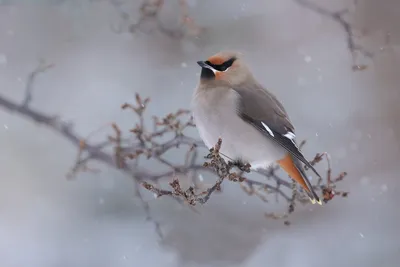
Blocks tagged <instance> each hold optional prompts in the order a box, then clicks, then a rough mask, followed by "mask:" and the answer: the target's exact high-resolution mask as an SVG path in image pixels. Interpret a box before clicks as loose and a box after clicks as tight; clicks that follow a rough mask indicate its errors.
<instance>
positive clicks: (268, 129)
mask: <svg viewBox="0 0 400 267" xmlns="http://www.w3.org/2000/svg"><path fill="white" fill-rule="evenodd" d="M261 124H262V125H263V126H264V128H265V130H267V132H268V133H269V134H270V135H271V136H272V137H274V133H273V132H272V131H271V129H270V128H269V127H268V126H267V125H266V124H265V123H263V122H261Z"/></svg>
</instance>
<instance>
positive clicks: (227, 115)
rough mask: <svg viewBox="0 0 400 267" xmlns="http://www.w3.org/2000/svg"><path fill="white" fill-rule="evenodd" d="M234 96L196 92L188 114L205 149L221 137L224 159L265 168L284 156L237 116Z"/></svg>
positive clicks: (274, 145) (232, 94)
mask: <svg viewBox="0 0 400 267" xmlns="http://www.w3.org/2000/svg"><path fill="white" fill-rule="evenodd" d="M238 101H239V96H238V94H237V93H236V92H235V91H233V90H230V91H225V92H223V91H222V90H221V91H220V92H212V91H205V90H203V91H201V92H197V93H196V94H195V96H194V98H193V101H192V111H193V117H194V121H195V123H196V127H197V129H198V132H199V135H200V137H201V139H202V140H203V142H204V143H205V145H206V146H207V147H208V148H211V147H213V146H214V145H215V144H216V143H217V141H218V138H222V147H221V153H222V154H223V155H225V156H226V157H227V159H228V160H242V161H245V162H249V163H250V164H252V163H253V164H257V165H269V164H270V163H272V162H275V161H276V160H278V159H280V158H282V157H283V156H284V150H283V149H282V148H281V147H279V146H277V145H276V144H275V143H273V142H272V141H270V140H269V139H268V138H267V137H265V136H264V135H263V134H262V133H260V132H259V131H258V130H256V129H255V128H254V127H253V126H251V125H250V124H248V123H246V122H245V121H243V120H242V119H241V118H240V117H239V116H238V114H237V107H238V106H237V104H238Z"/></svg>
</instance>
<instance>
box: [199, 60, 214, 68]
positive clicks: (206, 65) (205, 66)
mask: <svg viewBox="0 0 400 267" xmlns="http://www.w3.org/2000/svg"><path fill="white" fill-rule="evenodd" d="M197 64H199V66H200V67H202V68H206V69H212V68H211V66H209V65H208V64H207V63H205V62H204V61H197Z"/></svg>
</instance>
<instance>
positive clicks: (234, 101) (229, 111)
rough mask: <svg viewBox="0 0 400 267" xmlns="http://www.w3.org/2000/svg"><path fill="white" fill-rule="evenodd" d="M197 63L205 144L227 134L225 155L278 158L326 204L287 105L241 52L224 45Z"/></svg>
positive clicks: (259, 160)
mask: <svg viewBox="0 0 400 267" xmlns="http://www.w3.org/2000/svg"><path fill="white" fill-rule="evenodd" d="M197 64H198V65H200V67H201V75H200V82H199V84H198V87H197V88H196V90H195V92H194V94H193V99H192V111H193V117H194V121H195V123H196V127H197V129H198V131H199V135H200V137H201V139H202V140H203V141H204V143H205V145H206V146H207V147H208V148H209V149H210V148H212V147H213V146H214V145H215V144H216V142H217V141H218V138H222V147H221V150H220V152H221V155H222V157H224V158H225V159H226V160H229V161H233V162H238V161H239V162H242V163H249V164H250V165H251V168H252V169H260V168H264V169H265V168H268V167H269V166H271V165H272V164H274V163H278V164H279V166H280V167H281V168H282V169H283V170H284V171H286V172H287V173H288V174H289V176H290V177H291V178H292V179H294V180H295V181H296V182H298V183H299V184H300V186H301V187H302V188H303V189H304V190H305V191H306V192H307V195H308V196H309V198H310V200H311V202H312V203H313V204H314V203H316V202H317V203H319V204H320V205H321V204H322V203H321V201H320V199H319V197H318V195H317V194H316V193H315V191H314V190H313V188H312V186H311V184H310V181H309V180H308V178H307V176H306V174H305V172H304V170H303V168H302V164H301V163H304V164H305V165H306V166H308V167H309V168H310V169H312V170H313V171H314V172H315V173H316V174H317V175H318V177H320V175H319V174H318V173H317V171H316V170H315V169H314V168H313V167H312V166H311V164H310V163H309V162H308V161H307V160H306V159H305V158H304V156H303V155H302V153H301V152H300V150H299V148H298V146H297V145H296V142H295V133H294V132H295V131H294V127H293V125H292V123H291V122H290V119H289V117H288V115H287V113H286V110H285V108H284V107H283V106H282V104H281V103H280V102H279V101H278V99H277V98H276V97H275V96H274V95H273V94H272V93H271V92H269V91H267V90H266V89H265V88H264V87H263V86H262V85H260V84H259V83H258V82H257V81H256V79H255V78H254V76H253V75H252V74H251V72H250V70H249V69H248V67H247V66H246V64H245V63H244V62H243V61H242V59H241V55H240V54H239V53H236V52H231V51H222V52H220V53H217V54H215V55H213V56H211V57H210V58H208V60H207V61H198V62H197Z"/></svg>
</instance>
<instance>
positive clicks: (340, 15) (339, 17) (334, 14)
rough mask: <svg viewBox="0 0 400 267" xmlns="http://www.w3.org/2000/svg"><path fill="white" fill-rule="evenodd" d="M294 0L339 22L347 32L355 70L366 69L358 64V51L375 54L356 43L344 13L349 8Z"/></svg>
mask: <svg viewBox="0 0 400 267" xmlns="http://www.w3.org/2000/svg"><path fill="white" fill-rule="evenodd" d="M294 1H295V2H296V3H297V4H299V5H301V6H303V7H305V8H307V9H309V10H311V11H313V12H315V13H318V14H320V15H322V16H324V17H328V18H330V19H331V20H333V21H335V22H336V23H338V24H339V25H340V26H341V27H342V29H343V30H344V32H345V34H346V43H347V48H348V49H349V51H350V53H351V57H352V60H353V65H352V69H353V71H358V70H365V69H366V68H367V66H366V65H359V64H357V53H360V54H361V55H363V56H365V57H368V58H372V57H373V54H372V52H369V51H367V50H366V49H365V48H364V47H362V46H361V45H357V44H356V43H355V41H354V34H353V28H352V25H351V24H350V23H349V22H348V21H347V20H346V19H344V15H346V14H348V13H349V10H348V9H344V10H340V11H329V10H327V9H324V8H322V7H320V6H318V5H316V4H314V3H312V2H310V1H309V0H294Z"/></svg>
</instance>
